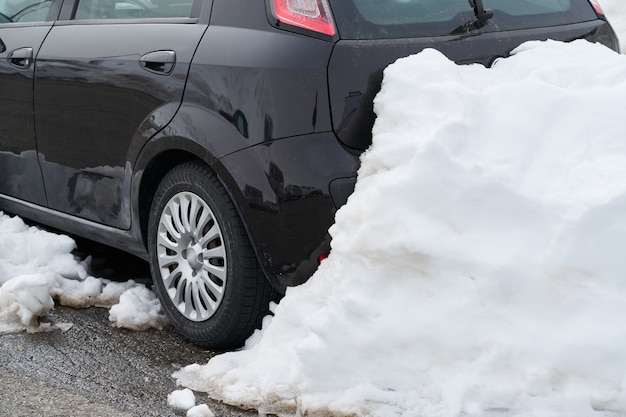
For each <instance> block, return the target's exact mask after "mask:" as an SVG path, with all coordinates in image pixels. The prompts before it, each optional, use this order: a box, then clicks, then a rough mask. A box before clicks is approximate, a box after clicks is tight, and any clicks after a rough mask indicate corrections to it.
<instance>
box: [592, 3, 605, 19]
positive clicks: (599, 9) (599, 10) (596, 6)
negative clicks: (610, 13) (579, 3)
mask: <svg viewBox="0 0 626 417" xmlns="http://www.w3.org/2000/svg"><path fill="white" fill-rule="evenodd" d="M589 2H590V3H591V5H592V6H593V10H595V11H596V13H597V14H599V15H601V16H604V11H603V10H602V6H600V3H598V0H589Z"/></svg>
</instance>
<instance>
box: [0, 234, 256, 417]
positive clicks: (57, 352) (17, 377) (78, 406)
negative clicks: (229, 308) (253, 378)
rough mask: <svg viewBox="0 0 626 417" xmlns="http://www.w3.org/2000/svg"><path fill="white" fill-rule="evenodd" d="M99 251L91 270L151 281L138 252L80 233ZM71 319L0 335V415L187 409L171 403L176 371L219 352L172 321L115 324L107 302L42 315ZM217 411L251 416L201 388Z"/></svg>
mask: <svg viewBox="0 0 626 417" xmlns="http://www.w3.org/2000/svg"><path fill="white" fill-rule="evenodd" d="M77 253H80V254H81V255H82V254H84V253H91V254H92V255H93V256H94V262H93V264H94V271H93V272H94V275H96V274H97V275H96V276H101V277H105V278H110V279H117V280H123V279H126V278H133V279H135V280H137V281H139V282H146V283H149V281H150V280H149V272H148V270H147V265H146V264H145V263H144V262H143V261H139V260H137V259H135V258H133V257H130V256H128V255H125V254H123V253H121V252H117V251H115V250H111V249H109V248H106V247H103V246H98V245H95V244H92V243H89V242H80V241H79V252H77ZM43 321H46V322H49V323H52V324H58V323H72V327H71V328H70V329H69V330H67V331H61V330H58V329H56V330H52V331H49V332H45V333H34V334H27V333H18V334H11V335H3V336H0V416H2V417H4V416H7V417H31V416H32V417H35V416H37V417H52V416H55V417H56V416H63V417H73V416H76V417H79V416H80V417H90V416H110V417H122V416H123V417H131V416H142V417H143V416H184V415H185V412H181V411H176V410H174V409H172V408H170V407H169V406H168V405H167V395H168V394H169V393H171V392H172V391H174V390H176V389H181V388H182V387H179V386H176V382H175V380H174V379H173V378H172V377H171V374H172V372H174V371H176V370H178V369H179V368H181V367H182V366H185V365H189V364H192V363H200V364H204V363H206V362H207V361H208V360H209V359H210V358H211V357H213V356H214V355H215V354H217V353H219V352H214V351H208V350H205V349H202V348H200V347H198V346H195V345H193V344H192V343H189V342H187V341H186V340H184V339H183V338H182V337H181V336H180V335H179V334H178V333H176V332H175V331H174V330H173V329H172V328H171V327H168V328H166V329H164V330H162V331H159V330H149V331H146V332H134V331H130V330H125V329H118V328H114V327H111V325H110V324H109V319H108V310H106V309H101V308H88V309H82V310H76V309H72V308H69V307H63V306H56V307H55V309H54V311H52V312H51V313H49V314H48V315H46V316H45V317H44V320H43ZM196 400H197V401H196V403H197V404H202V403H205V404H207V405H208V406H209V407H210V409H211V410H212V411H213V412H214V413H215V415H216V416H218V417H235V416H241V417H252V416H258V413H257V412H256V411H253V410H251V411H245V410H240V409H237V408H233V407H229V406H226V405H224V404H221V403H218V402H215V401H212V400H211V399H209V398H207V397H206V395H204V394H202V393H197V392H196Z"/></svg>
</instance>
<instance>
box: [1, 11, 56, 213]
mask: <svg viewBox="0 0 626 417" xmlns="http://www.w3.org/2000/svg"><path fill="white" fill-rule="evenodd" d="M52 4H53V2H52V1H50V0H0V194H4V195H8V196H11V197H16V198H19V199H22V200H26V201H29V202H31V203H35V204H39V205H45V204H46V197H45V193H44V187H43V179H42V177H41V170H40V168H39V162H38V160H37V146H36V142H35V127H34V117H33V71H34V68H35V65H34V63H35V57H36V56H37V52H38V51H39V48H40V46H41V44H42V42H43V40H44V38H45V37H46V35H47V34H48V32H49V31H50V28H51V27H52V21H51V19H52V18H53V15H54V13H55V12H54V10H56V12H57V13H58V8H56V7H57V6H58V5H57V2H56V1H55V2H54V4H55V8H56V9H55V8H51V5H52Z"/></svg>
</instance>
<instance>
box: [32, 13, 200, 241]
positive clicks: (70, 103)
mask: <svg viewBox="0 0 626 417" xmlns="http://www.w3.org/2000/svg"><path fill="white" fill-rule="evenodd" d="M205 28H206V26H204V25H198V24H169V23H160V24H159V23H141V22H139V23H120V24H110V23H109V24H94V23H93V22H92V23H85V24H83V22H82V21H75V22H62V23H61V24H58V25H56V26H55V28H54V30H53V31H51V33H50V34H49V35H48V37H47V39H46V42H45V44H44V45H43V47H42V48H41V51H40V52H39V55H38V57H37V70H36V74H35V77H36V80H35V91H36V94H35V114H36V115H37V118H36V131H37V139H38V145H39V152H40V154H41V156H42V160H41V169H42V171H43V174H44V181H45V183H46V184H45V185H46V189H47V190H49V191H50V192H49V196H48V207H49V208H51V209H54V210H59V211H61V212H64V213H68V214H72V215H76V216H79V217H82V218H85V219H89V220H93V221H96V222H98V223H102V224H106V225H109V226H113V227H118V228H122V229H127V228H129V227H130V180H131V173H132V164H133V162H134V160H135V159H136V155H132V154H129V153H132V151H133V149H134V148H141V146H143V143H145V141H146V140H148V139H149V138H150V136H151V135H152V134H153V133H154V132H155V131H158V130H160V129H162V128H163V127H164V126H165V125H166V124H167V123H168V122H169V121H170V120H171V119H172V117H173V116H174V114H175V112H176V110H177V109H178V106H179V105H180V102H181V100H182V96H183V90H184V86H185V80H186V77H187V72H188V69H189V64H190V62H191V58H192V56H193V52H194V51H195V47H196V45H197V43H198V41H199V39H200V37H201V36H202V33H203V32H204V30H205ZM128 39H133V41H132V42H128ZM85 44H87V45H90V47H89V48H85V47H84V45H85ZM68 51H73V53H72V54H71V56H69V57H68ZM155 51H160V52H164V51H170V52H172V54H174V57H175V62H174V64H173V65H171V64H170V63H167V64H168V65H171V66H168V67H167V72H166V68H165V67H163V72H162V73H158V72H156V71H155V70H153V69H152V68H149V67H148V68H147V67H146V66H145V59H146V58H145V57H147V58H148V59H160V58H161V56H160V55H158V54H154V52H155ZM151 53H152V55H153V56H154V58H150V56H151V55H150V54H151ZM164 58H166V59H167V58H169V57H165V56H164ZM142 59H143V60H144V62H143V63H142V62H141V60H142ZM142 64H143V65H142ZM157 64H158V63H154V65H155V68H157V67H156V65H157ZM165 64H166V63H162V65H165ZM77 115H80V116H79V117H77ZM68 150H71V152H68Z"/></svg>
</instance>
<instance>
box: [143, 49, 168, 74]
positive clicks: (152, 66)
mask: <svg viewBox="0 0 626 417" xmlns="http://www.w3.org/2000/svg"><path fill="white" fill-rule="evenodd" d="M139 65H141V67H142V68H144V69H145V70H147V71H150V72H152V73H155V74H159V75H169V74H171V73H172V71H173V70H174V65H176V52H174V51H154V52H149V53H147V54H145V55H143V56H142V57H141V58H139Z"/></svg>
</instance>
